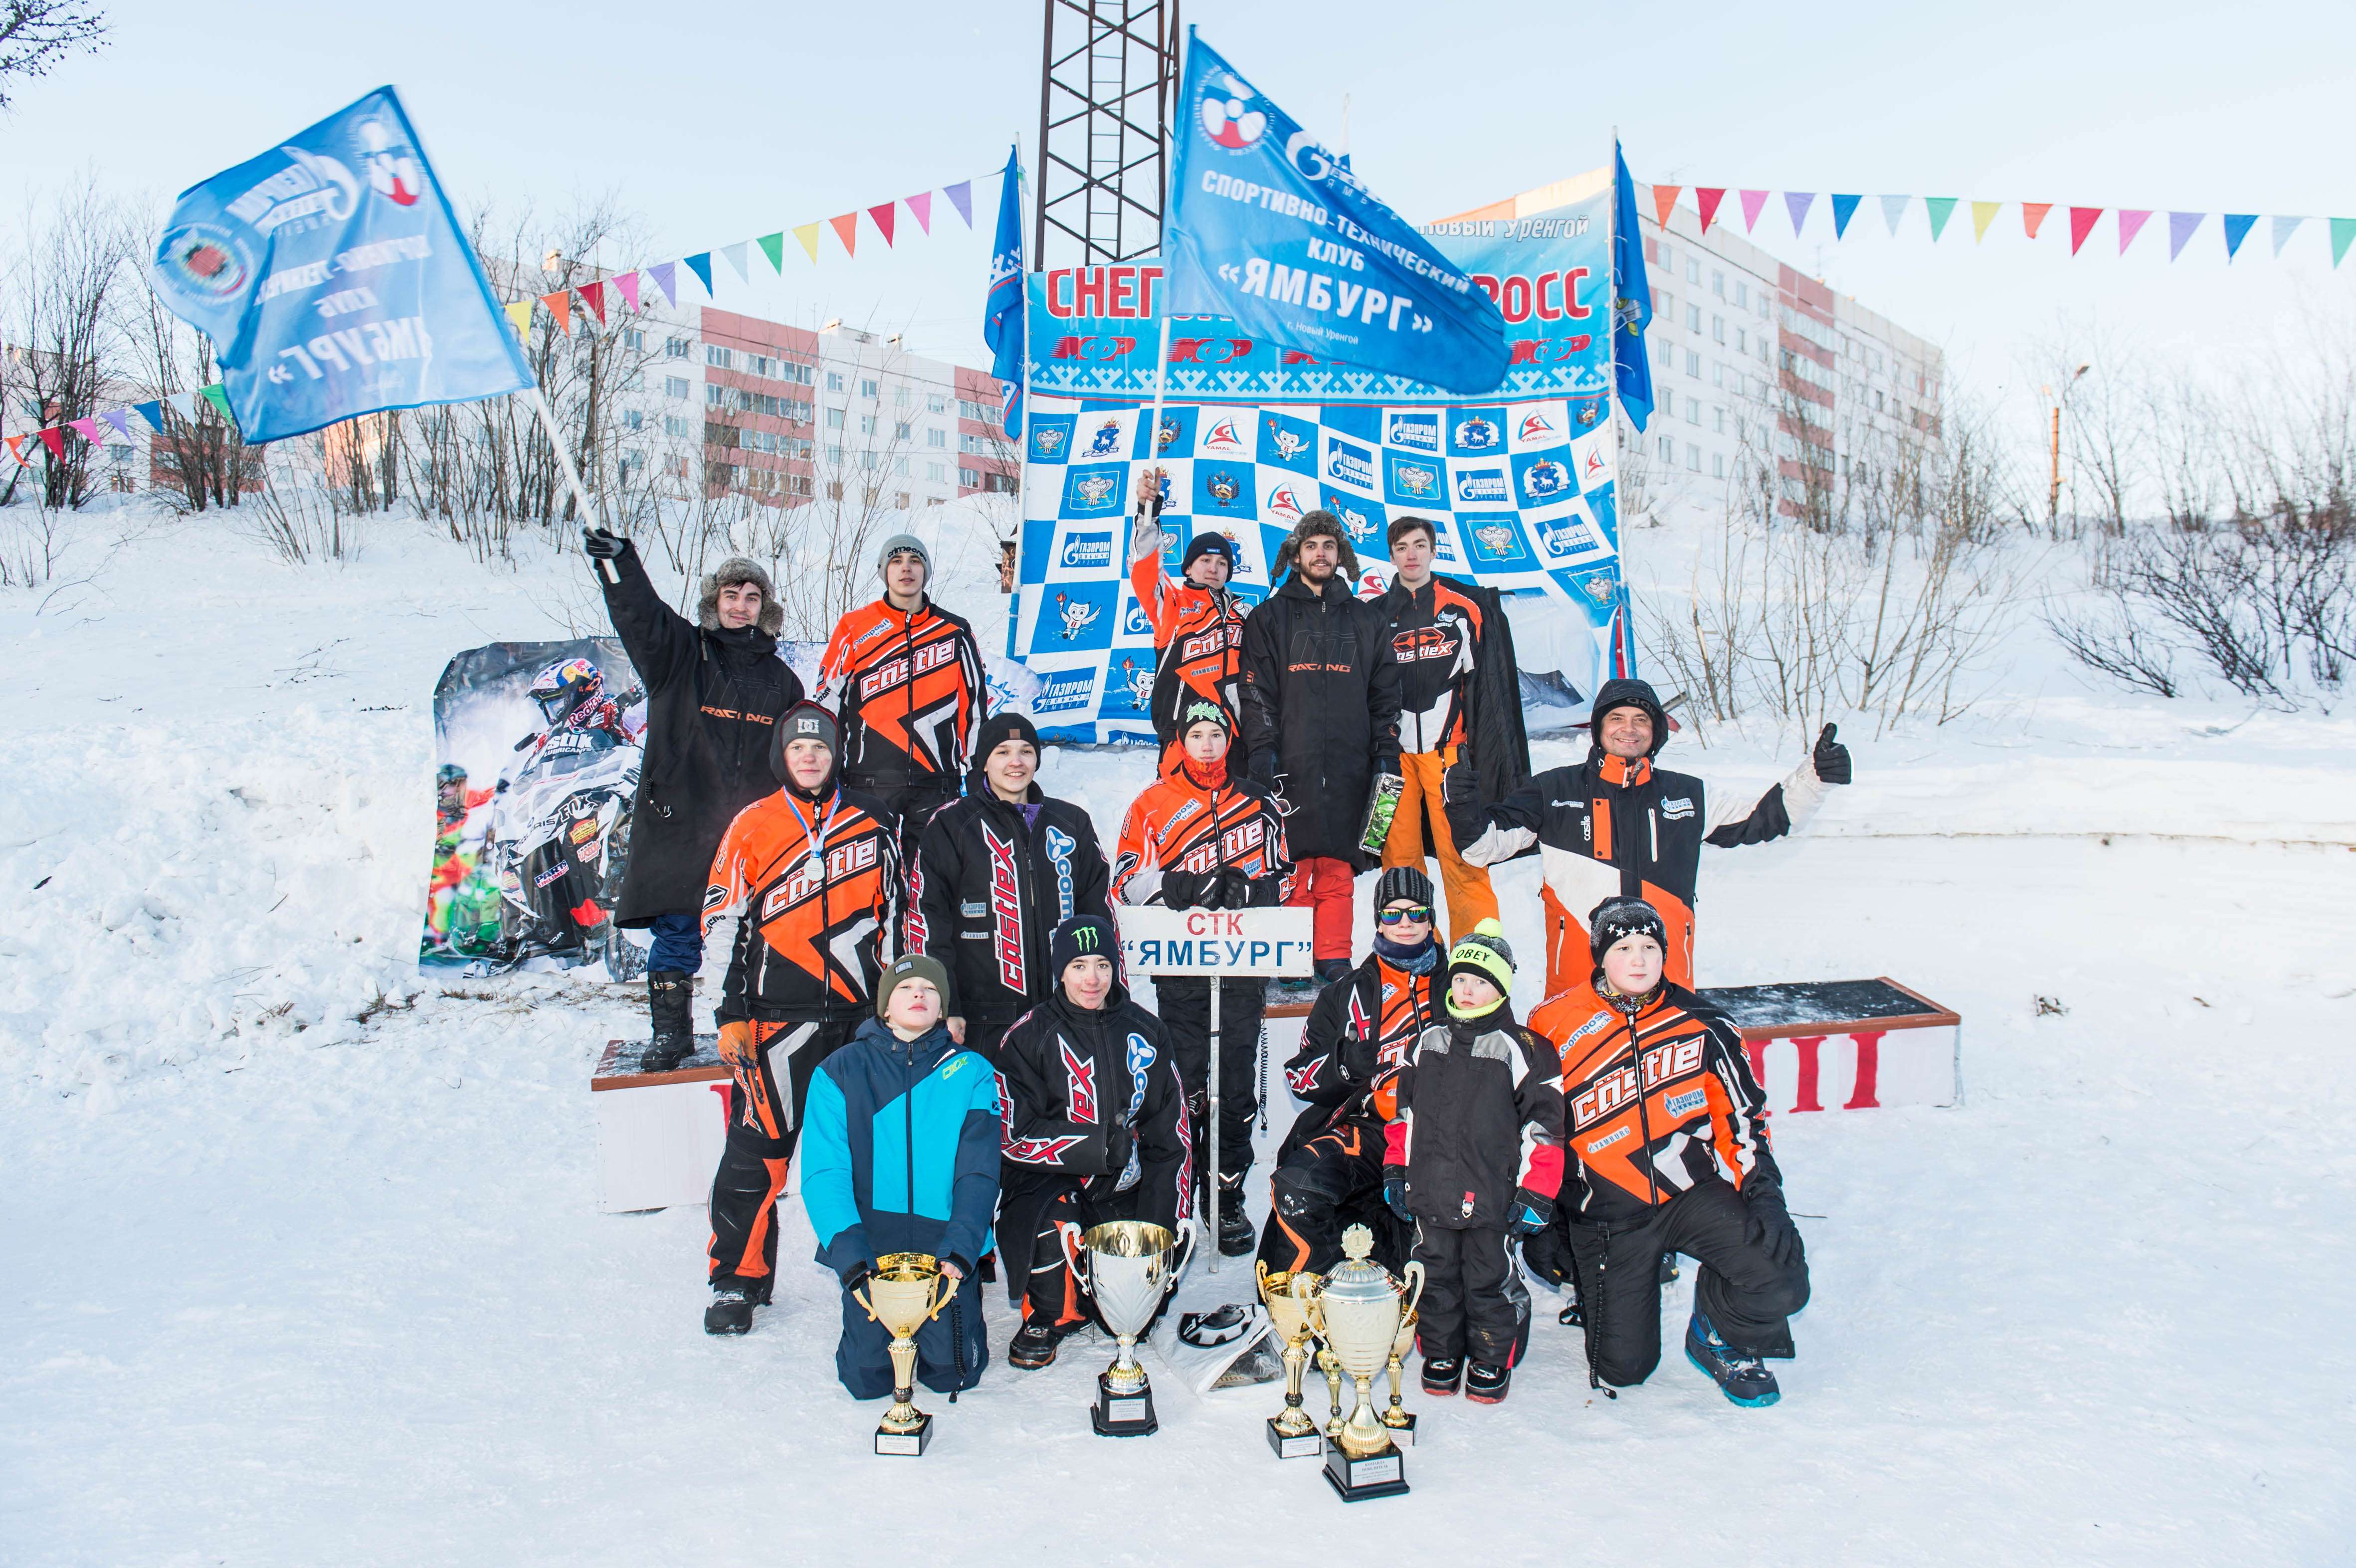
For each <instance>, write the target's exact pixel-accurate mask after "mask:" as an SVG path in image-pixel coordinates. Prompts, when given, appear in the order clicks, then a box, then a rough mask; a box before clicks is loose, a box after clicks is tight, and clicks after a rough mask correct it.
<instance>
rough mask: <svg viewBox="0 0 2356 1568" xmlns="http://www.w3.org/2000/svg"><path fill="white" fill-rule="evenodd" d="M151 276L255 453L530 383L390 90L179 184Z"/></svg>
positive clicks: (478, 266)
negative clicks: (194, 337)
mask: <svg viewBox="0 0 2356 1568" xmlns="http://www.w3.org/2000/svg"><path fill="white" fill-rule="evenodd" d="M148 275H149V276H150V278H151V279H152V280H153V281H154V283H155V292H156V294H157V295H158V296H159V297H160V298H161V299H162V300H163V301H164V303H165V305H166V306H167V307H169V308H170V310H171V311H172V313H173V314H174V315H176V316H178V317H180V318H181V319H183V320H185V321H187V323H188V324H189V325H191V326H193V327H195V328H198V329H199V330H200V331H202V332H203V333H204V334H205V335H206V336H207V337H209V338H211V339H212V340H213V347H214V351H215V354H216V356H217V357H218V358H219V360H220V371H221V381H222V383H223V386H224V388H225V390H226V391H227V392H228V396H229V403H230V411H231V412H232V413H234V415H235V416H236V419H237V424H238V429H239V430H240V431H241V432H242V433H243V435H244V437H245V439H246V440H247V441H250V442H255V443H260V442H264V441H278V440H283V439H284V438H285V437H286V436H289V435H305V434H306V433H307V432H310V431H314V430H317V429H319V428H321V427H322V426H325V425H329V424H335V423H336V422H337V421H338V420H344V419H349V418H351V417H353V416H354V415H356V414H362V413H376V412H377V411H379V410H380V409H388V408H417V407H421V406H423V405H425V404H429V403H471V402H473V401H475V400H476V399H478V398H487V397H498V396H500V395H501V394H503V393H506V392H523V391H526V390H528V389H529V388H530V386H531V385H532V377H531V371H530V368H529V367H528V366H527V365H526V364H525V363H524V358H523V352H522V349H520V348H519V346H518V344H517V341H516V337H515V334H514V332H513V331H512V330H511V329H510V328H509V326H508V323H507V321H506V319H505V318H504V317H502V316H501V315H500V313H499V306H498V301H497V300H496V299H494V298H493V297H492V295H491V285H490V281H489V280H488V279H487V278H486V277H485V276H484V275H483V268H482V263H480V262H479V261H478V260H477V259H476V256H475V252H474V248H473V247H472V246H470V245H468V244H467V243H466V237H465V236H464V235H463V234H462V233H461V232H460V231H459V229H458V223H457V220H456V218H455V216H454V215H453V214H452V212H451V210H450V204H449V203H448V202H447V201H446V200H444V198H443V195H442V188H441V186H440V185H438V184H437V183H436V182H435V181H434V170H433V168H432V167H431V166H429V165H428V164H427V163H426V161H425V154H424V151H423V148H421V147H420V146H419V145H418V142H417V133H416V131H415V130H414V129H413V128H412V126H411V124H410V123H409V115H408V114H407V113H405V112H404V111H403V110H402V106H401V99H400V96H399V95H398V94H397V93H395V92H394V91H393V90H392V89H391V88H390V87H380V88H379V89H377V90H376V91H374V92H371V93H369V95H368V96H367V97H365V98H363V99H361V100H360V101H359V102H357V103H354V104H352V105H351V106H350V107H348V108H346V109H344V110H341V111H339V112H338V113H334V114H331V115H329V116H328V117H327V118H326V119H325V120H322V121H320V122H319V123H318V124H316V125H314V126H312V127H310V128H309V129H308V130H305V131H302V132H299V133H297V134H295V136H293V137H291V138H289V139H288V140H287V141H286V142H285V143H284V145H280V146H278V147H274V148H273V149H272V150H271V151H269V152H266V153H264V154H262V156H260V157H258V158H252V159H250V160H249V161H247V162H245V163H241V164H240V165H238V166H236V167H235V168H232V169H229V170H226V171H224V172H223V173H220V174H217V175H215V176H214V177H212V178H210V179H209V180H206V181H205V182H204V183H203V184H201V185H195V186H191V187H189V188H187V190H185V191H182V192H181V193H180V199H179V202H178V203H177V205H176V206H175V207H174V208H173V209H172V216H171V217H170V218H169V219H168V220H166V222H165V224H164V233H163V237H162V238H161V239H159V240H158V241H157V242H156V243H155V260H154V261H153V263H151V264H150V266H149V269H148Z"/></svg>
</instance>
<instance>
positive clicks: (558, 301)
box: [540, 288, 573, 338]
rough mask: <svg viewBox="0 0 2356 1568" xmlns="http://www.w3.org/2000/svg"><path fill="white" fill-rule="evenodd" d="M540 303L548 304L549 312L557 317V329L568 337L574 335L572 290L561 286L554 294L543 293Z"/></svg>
mask: <svg viewBox="0 0 2356 1568" xmlns="http://www.w3.org/2000/svg"><path fill="white" fill-rule="evenodd" d="M540 303H541V304H542V305H544V306H548V313H549V314H550V315H551V316H553V317H556V329H557V330H558V331H559V332H562V333H563V334H564V335H565V336H566V337H567V338H570V337H572V336H573V295H572V294H571V292H570V291H568V290H565V289H561V288H560V289H558V290H557V291H556V292H555V293H554V294H543V295H541V296H540Z"/></svg>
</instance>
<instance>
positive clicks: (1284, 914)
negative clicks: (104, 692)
mask: <svg viewBox="0 0 2356 1568" xmlns="http://www.w3.org/2000/svg"><path fill="white" fill-rule="evenodd" d="M1315 924H1316V918H1315V917H1314V916H1313V915H1312V914H1311V913H1310V911H1308V910H1306V909H1164V908H1158V907H1156V906H1154V905H1151V904H1143V905H1138V906H1135V907H1133V908H1132V907H1128V906H1124V907H1123V908H1121V910H1120V912H1119V925H1120V952H1121V958H1122V960H1123V961H1124V962H1125V963H1126V964H1127V966H1128V969H1129V972H1130V973H1131V974H1148V975H1199V976H1202V977H1204V978H1205V979H1208V978H1210V977H1212V976H1228V977H1235V976H1248V975H1265V976H1269V977H1271V978H1280V977H1290V978H1293V979H1302V978H1306V977H1307V976H1308V975H1309V974H1310V973H1312V963H1313V958H1312V953H1311V951H1310V945H1311V942H1312V932H1313V929H1314V927H1315Z"/></svg>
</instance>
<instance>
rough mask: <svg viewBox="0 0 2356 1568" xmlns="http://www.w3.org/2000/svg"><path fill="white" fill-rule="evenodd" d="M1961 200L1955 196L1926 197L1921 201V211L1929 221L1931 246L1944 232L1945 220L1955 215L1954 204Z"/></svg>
mask: <svg viewBox="0 0 2356 1568" xmlns="http://www.w3.org/2000/svg"><path fill="white" fill-rule="evenodd" d="M1962 199H1963V198H1961V197H1957V196H1926V197H1924V198H1923V199H1922V210H1923V211H1924V212H1925V213H1927V214H1929V216H1930V219H1931V242H1932V243H1933V244H1934V245H1935V244H1937V243H1938V242H1939V236H1940V235H1941V234H1942V233H1944V232H1945V231H1946V227H1947V220H1948V219H1950V218H1953V217H1954V215H1955V203H1956V202H1958V201H1960V200H1962Z"/></svg>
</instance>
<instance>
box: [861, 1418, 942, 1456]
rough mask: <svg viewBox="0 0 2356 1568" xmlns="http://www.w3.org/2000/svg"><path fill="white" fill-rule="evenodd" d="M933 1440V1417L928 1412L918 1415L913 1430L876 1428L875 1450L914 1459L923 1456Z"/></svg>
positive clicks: (879, 1452)
mask: <svg viewBox="0 0 2356 1568" xmlns="http://www.w3.org/2000/svg"><path fill="white" fill-rule="evenodd" d="M932 1441H933V1418H932V1415H931V1414H930V1413H929V1412H927V1413H925V1414H922V1415H919V1416H917V1417H916V1430H915V1431H913V1432H894V1431H892V1430H890V1429H889V1428H887V1427H882V1426H879V1427H877V1428H876V1429H875V1452H877V1453H878V1454H898V1455H905V1456H906V1457H908V1458H911V1459H914V1458H917V1457H919V1456H921V1455H923V1453H924V1452H925V1449H926V1446H927V1445H929V1444H931V1442H932Z"/></svg>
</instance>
